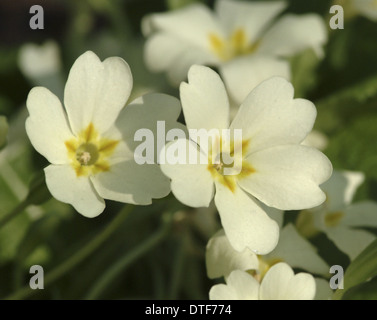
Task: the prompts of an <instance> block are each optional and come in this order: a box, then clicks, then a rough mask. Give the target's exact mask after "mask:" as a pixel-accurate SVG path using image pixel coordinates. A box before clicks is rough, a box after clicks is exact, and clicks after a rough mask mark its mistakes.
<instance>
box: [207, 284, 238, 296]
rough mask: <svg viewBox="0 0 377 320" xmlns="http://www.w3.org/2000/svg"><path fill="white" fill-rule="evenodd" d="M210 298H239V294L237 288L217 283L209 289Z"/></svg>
mask: <svg viewBox="0 0 377 320" xmlns="http://www.w3.org/2000/svg"><path fill="white" fill-rule="evenodd" d="M209 300H238V294H237V291H236V289H235V288H232V287H229V286H227V285H226V284H222V283H221V284H216V285H214V286H213V287H212V288H211V289H210V290H209Z"/></svg>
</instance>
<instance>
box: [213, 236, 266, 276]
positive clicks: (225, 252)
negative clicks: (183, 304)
mask: <svg viewBox="0 0 377 320" xmlns="http://www.w3.org/2000/svg"><path fill="white" fill-rule="evenodd" d="M258 264H259V262H258V258H257V256H256V254H255V253H253V252H252V251H251V250H249V249H247V248H246V249H244V250H243V251H242V252H238V251H235V250H234V249H233V247H232V246H231V245H230V243H229V241H228V239H227V237H226V235H225V232H224V230H220V231H219V232H217V233H216V234H215V235H214V236H213V237H212V238H211V239H210V240H209V242H208V244H207V250H206V266H207V274H208V277H209V278H210V279H214V278H219V277H223V276H224V277H227V276H228V275H229V274H230V273H231V272H232V271H233V270H244V271H247V270H256V269H258Z"/></svg>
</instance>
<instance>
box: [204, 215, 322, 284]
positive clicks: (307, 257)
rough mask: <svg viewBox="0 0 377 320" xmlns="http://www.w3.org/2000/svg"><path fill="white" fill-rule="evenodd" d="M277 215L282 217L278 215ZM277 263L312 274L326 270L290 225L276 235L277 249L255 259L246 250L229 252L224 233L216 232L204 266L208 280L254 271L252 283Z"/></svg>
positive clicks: (254, 256) (221, 231)
mask: <svg viewBox="0 0 377 320" xmlns="http://www.w3.org/2000/svg"><path fill="white" fill-rule="evenodd" d="M281 214H283V213H282V212H281ZM278 262H286V263H288V264H289V265H290V266H291V267H293V268H300V269H303V270H305V271H308V272H310V273H314V274H326V275H327V274H328V271H329V267H328V265H327V264H326V262H325V261H323V260H322V259H321V258H320V257H319V256H318V254H317V252H316V249H315V248H314V247H313V246H312V245H311V244H310V243H309V242H308V241H307V240H305V239H304V238H303V237H302V236H300V235H299V234H298V232H297V231H296V229H295V227H294V226H293V225H292V224H288V225H286V226H285V227H284V228H283V229H282V230H281V233H280V239H279V242H278V245H277V247H276V248H275V249H274V250H273V251H272V252H271V253H269V254H267V255H264V256H261V255H256V254H255V253H253V252H252V251H251V250H249V249H247V248H246V249H245V250H244V251H242V252H238V251H236V250H234V249H233V248H232V246H231V245H230V243H229V241H228V239H227V238H226V236H225V234H224V231H223V230H220V231H219V232H217V233H216V234H215V235H214V236H213V237H212V238H211V239H210V240H209V242H208V245H207V251H206V265H207V274H208V277H209V278H211V279H213V278H218V277H222V276H224V277H227V276H228V275H229V274H230V273H231V272H232V271H233V270H243V271H250V270H254V273H255V277H256V279H263V277H264V275H265V274H266V273H267V272H268V270H269V269H270V268H271V267H272V266H273V265H275V264H276V263H278Z"/></svg>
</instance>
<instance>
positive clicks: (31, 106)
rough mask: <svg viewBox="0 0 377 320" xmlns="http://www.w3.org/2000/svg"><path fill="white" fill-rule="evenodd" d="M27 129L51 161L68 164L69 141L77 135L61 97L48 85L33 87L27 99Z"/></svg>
mask: <svg viewBox="0 0 377 320" xmlns="http://www.w3.org/2000/svg"><path fill="white" fill-rule="evenodd" d="M26 106H27V108H28V111H29V114H30V116H29V118H27V120H26V132H27V134H28V136H29V139H30V141H31V143H32V145H33V147H34V148H35V149H36V150H37V151H38V152H39V153H40V154H41V155H43V156H44V157H45V158H46V159H47V160H48V161H49V162H50V163H53V164H65V163H68V161H69V159H68V153H67V148H66V146H65V144H64V142H65V141H67V140H69V139H71V138H72V137H73V134H72V132H71V130H70V128H69V125H68V121H67V116H66V114H65V112H64V110H63V107H62V105H61V103H60V101H59V99H58V98H57V97H56V96H55V95H54V94H53V93H51V92H50V91H49V90H47V89H46V88H42V87H35V88H33V89H32V90H31V91H30V93H29V96H28V98H27V101H26Z"/></svg>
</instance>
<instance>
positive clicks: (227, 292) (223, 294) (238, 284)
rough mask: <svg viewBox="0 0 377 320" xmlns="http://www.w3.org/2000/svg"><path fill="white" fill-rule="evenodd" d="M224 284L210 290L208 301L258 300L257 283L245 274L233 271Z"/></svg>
mask: <svg viewBox="0 0 377 320" xmlns="http://www.w3.org/2000/svg"><path fill="white" fill-rule="evenodd" d="M226 282H227V285H224V284H219V285H215V286H213V287H212V288H211V290H210V292H209V298H210V300H258V293H259V283H258V281H257V280H255V279H254V278H253V277H252V276H251V275H250V274H248V273H247V272H244V271H241V270H234V271H233V272H232V273H231V274H230V275H229V277H228V278H227V279H226Z"/></svg>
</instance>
